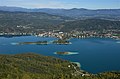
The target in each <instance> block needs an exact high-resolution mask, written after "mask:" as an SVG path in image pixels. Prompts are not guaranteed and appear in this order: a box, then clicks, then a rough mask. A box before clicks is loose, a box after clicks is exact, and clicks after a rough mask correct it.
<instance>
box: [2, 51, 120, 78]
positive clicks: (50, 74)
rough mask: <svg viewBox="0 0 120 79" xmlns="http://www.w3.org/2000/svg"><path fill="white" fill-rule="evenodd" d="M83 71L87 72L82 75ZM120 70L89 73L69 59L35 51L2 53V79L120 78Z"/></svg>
mask: <svg viewBox="0 0 120 79" xmlns="http://www.w3.org/2000/svg"><path fill="white" fill-rule="evenodd" d="M81 73H84V74H87V75H84V76H82V75H81ZM119 78H120V73H119V72H107V73H101V74H96V75H92V74H88V73H87V72H85V71H80V69H79V67H77V65H76V64H73V63H71V62H69V61H65V60H61V59H57V58H54V57H47V56H42V55H38V54H33V53H26V54H17V55H0V79H119Z"/></svg>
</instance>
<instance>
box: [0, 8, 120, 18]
mask: <svg viewBox="0 0 120 79" xmlns="http://www.w3.org/2000/svg"><path fill="white" fill-rule="evenodd" d="M0 10H2V11H11V12H16V11H21V12H44V13H48V14H53V15H59V16H67V17H72V18H82V17H84V18H90V17H95V18H99V17H100V18H106V17H107V18H108V19H109V18H115V19H120V9H96V10H91V9H85V8H80V9H78V8H73V9H50V8H35V9H27V8H21V7H7V6H0Z"/></svg>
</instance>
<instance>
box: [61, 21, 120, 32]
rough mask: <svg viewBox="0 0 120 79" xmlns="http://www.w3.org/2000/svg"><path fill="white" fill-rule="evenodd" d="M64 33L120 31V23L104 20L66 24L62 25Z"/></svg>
mask: <svg viewBox="0 0 120 79" xmlns="http://www.w3.org/2000/svg"><path fill="white" fill-rule="evenodd" d="M60 26H61V27H62V28H61V30H62V31H71V30H78V31H81V30H82V31H85V30H87V31H90V30H98V31H100V30H114V29H115V30H120V21H110V20H103V19H87V20H77V21H71V22H65V23H63V24H61V25H60Z"/></svg>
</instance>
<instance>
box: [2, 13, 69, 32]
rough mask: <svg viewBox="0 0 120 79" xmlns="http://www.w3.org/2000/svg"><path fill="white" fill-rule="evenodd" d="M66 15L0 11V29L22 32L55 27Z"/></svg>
mask: <svg viewBox="0 0 120 79" xmlns="http://www.w3.org/2000/svg"><path fill="white" fill-rule="evenodd" d="M66 19H68V18H66V17H61V16H56V15H50V14H47V13H41V12H5V11H0V30H2V31H4V32H14V31H17V32H24V31H28V32H29V31H30V32H32V31H34V30H37V29H38V30H39V29H45V30H50V29H55V28H56V25H58V24H60V23H61V22H64V21H65V20H66Z"/></svg>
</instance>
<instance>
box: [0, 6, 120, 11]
mask: <svg viewBox="0 0 120 79" xmlns="http://www.w3.org/2000/svg"><path fill="white" fill-rule="evenodd" d="M0 7H9V8H13V7H16V8H24V9H86V10H101V9H120V8H96V9H93V8H84V7H79V8H78V7H73V8H53V7H39V8H38V7H36V8H35V7H33V8H28V7H22V6H0Z"/></svg>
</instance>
